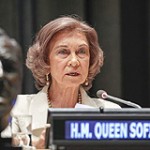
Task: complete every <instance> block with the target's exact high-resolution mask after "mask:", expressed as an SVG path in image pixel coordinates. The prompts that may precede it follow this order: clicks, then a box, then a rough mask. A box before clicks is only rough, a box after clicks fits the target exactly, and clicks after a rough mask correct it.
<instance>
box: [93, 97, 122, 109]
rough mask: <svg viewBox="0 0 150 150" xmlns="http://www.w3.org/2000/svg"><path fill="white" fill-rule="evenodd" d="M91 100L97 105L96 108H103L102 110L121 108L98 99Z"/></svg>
mask: <svg viewBox="0 0 150 150" xmlns="http://www.w3.org/2000/svg"><path fill="white" fill-rule="evenodd" d="M92 100H93V101H94V102H95V103H96V104H97V106H103V107H104V108H121V107H120V106H119V105H118V104H116V103H113V102H110V101H107V100H103V99H100V98H92Z"/></svg>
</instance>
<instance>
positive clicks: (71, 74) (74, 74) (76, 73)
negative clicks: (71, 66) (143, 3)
mask: <svg viewBox="0 0 150 150" xmlns="http://www.w3.org/2000/svg"><path fill="white" fill-rule="evenodd" d="M66 75H68V76H79V75H80V74H79V73H78V72H70V73H67V74H66Z"/></svg>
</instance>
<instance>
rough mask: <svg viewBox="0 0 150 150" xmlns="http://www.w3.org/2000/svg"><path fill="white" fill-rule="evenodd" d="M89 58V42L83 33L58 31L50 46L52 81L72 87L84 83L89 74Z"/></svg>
mask: <svg viewBox="0 0 150 150" xmlns="http://www.w3.org/2000/svg"><path fill="white" fill-rule="evenodd" d="M89 60H90V52H89V44H88V41H87V39H86V36H85V35H84V34H83V33H81V32H79V31H65V32H60V33H58V34H57V35H55V36H54V37H53V39H52V40H51V42H50V46H49V63H50V73H51V77H52V83H53V84H61V85H63V86H70V87H72V86H79V85H80V84H82V83H84V82H85V80H86V78H87V76H88V69H89Z"/></svg>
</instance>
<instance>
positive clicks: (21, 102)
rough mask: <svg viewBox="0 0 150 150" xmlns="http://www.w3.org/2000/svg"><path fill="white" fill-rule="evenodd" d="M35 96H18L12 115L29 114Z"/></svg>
mask: <svg viewBox="0 0 150 150" xmlns="http://www.w3.org/2000/svg"><path fill="white" fill-rule="evenodd" d="M34 96H35V94H24V95H17V98H16V102H15V104H14V106H13V108H12V111H11V114H12V115H15V114H24V113H28V109H29V106H30V103H31V101H32V99H33V98H34Z"/></svg>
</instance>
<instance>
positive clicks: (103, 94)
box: [96, 90, 141, 108]
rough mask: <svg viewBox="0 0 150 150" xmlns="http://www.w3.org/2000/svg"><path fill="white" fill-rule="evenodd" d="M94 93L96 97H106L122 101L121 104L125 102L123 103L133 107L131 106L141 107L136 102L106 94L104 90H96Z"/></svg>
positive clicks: (109, 99) (110, 99) (113, 100)
mask: <svg viewBox="0 0 150 150" xmlns="http://www.w3.org/2000/svg"><path fill="white" fill-rule="evenodd" d="M96 95H97V97H99V98H102V99H106V100H108V101H112V102H115V103H122V104H125V105H127V106H130V107H133V108H141V106H139V105H138V104H135V103H133V102H130V101H126V100H123V99H120V98H117V97H114V96H111V95H108V94H107V92H105V91H103V90H99V91H97V93H96Z"/></svg>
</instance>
